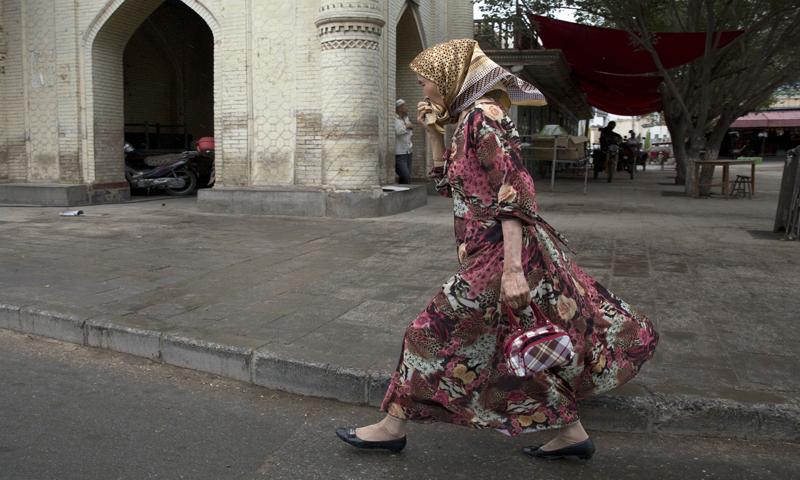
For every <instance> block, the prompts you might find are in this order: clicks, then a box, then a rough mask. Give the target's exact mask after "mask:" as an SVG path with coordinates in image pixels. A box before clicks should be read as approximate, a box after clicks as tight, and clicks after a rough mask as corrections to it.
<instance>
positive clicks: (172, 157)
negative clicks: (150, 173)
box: [144, 153, 184, 167]
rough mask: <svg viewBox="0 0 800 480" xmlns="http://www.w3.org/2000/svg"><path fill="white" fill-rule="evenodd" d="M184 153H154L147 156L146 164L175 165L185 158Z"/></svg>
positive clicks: (151, 165)
mask: <svg viewBox="0 0 800 480" xmlns="http://www.w3.org/2000/svg"><path fill="white" fill-rule="evenodd" d="M183 157H184V155H183V154H182V153H171V154H168V155H153V156H152V157H145V159H144V164H145V165H147V166H148V167H167V166H169V165H174V164H176V163H178V162H180V161H181V160H182V159H183Z"/></svg>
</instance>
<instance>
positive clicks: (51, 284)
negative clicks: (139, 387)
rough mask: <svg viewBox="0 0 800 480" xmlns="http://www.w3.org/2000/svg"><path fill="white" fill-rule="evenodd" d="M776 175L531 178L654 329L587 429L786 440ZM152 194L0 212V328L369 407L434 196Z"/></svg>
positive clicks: (792, 424) (415, 278)
mask: <svg viewBox="0 0 800 480" xmlns="http://www.w3.org/2000/svg"><path fill="white" fill-rule="evenodd" d="M731 170H732V172H731V173H732V174H736V173H742V174H747V173H743V172H744V170H743V171H742V172H737V170H736V168H735V167H734V168H732V169H731ZM748 172H749V170H748ZM780 175H781V164H779V163H766V164H764V165H762V166H759V168H758V170H757V174H756V196H755V197H754V198H753V199H752V200H747V199H731V200H727V201H726V200H725V199H724V198H719V196H715V197H712V198H710V199H701V200H695V199H692V198H687V197H684V196H682V193H681V192H682V190H683V188H682V187H677V186H675V185H673V177H674V171H669V170H667V171H658V170H656V171H653V169H651V170H648V171H647V172H639V174H638V175H637V177H636V179H635V180H630V179H628V178H626V177H619V178H615V180H614V182H613V183H611V184H607V183H606V182H605V180H603V179H600V180H597V181H593V180H590V184H589V190H588V194H587V195H585V196H584V195H582V194H581V191H582V182H581V181H579V180H571V179H568V178H564V179H557V180H556V192H555V193H554V194H553V195H550V194H549V193H548V192H547V190H548V188H547V181H546V180H541V181H539V180H538V179H537V185H539V194H538V202H539V208H540V213H541V214H542V216H543V217H544V218H545V219H546V220H547V221H548V222H549V223H551V224H552V225H553V226H554V227H555V228H556V229H558V230H559V231H561V233H562V234H564V236H565V237H566V238H567V239H569V240H570V245H571V246H572V248H573V249H574V250H575V251H576V252H577V253H578V256H577V257H576V262H577V264H578V265H579V266H581V267H582V268H584V269H585V270H586V271H587V272H588V273H590V274H591V275H593V276H594V277H595V278H597V279H598V280H599V281H600V282H601V283H603V284H604V285H606V286H607V287H608V288H609V289H610V290H611V291H613V292H614V293H616V294H617V295H619V296H620V297H621V298H623V299H624V300H626V301H628V302H629V303H631V304H632V305H634V306H636V307H637V308H638V309H640V310H641V311H642V312H643V313H645V314H647V315H648V316H650V317H651V318H652V319H653V321H654V323H655V325H656V327H657V328H658V330H659V332H660V333H661V335H662V340H661V344H660V346H659V350H658V351H657V354H656V356H655V358H654V359H652V360H651V361H650V362H649V363H648V364H647V365H646V366H645V368H644V369H643V371H642V372H641V373H640V375H639V376H637V378H636V379H634V380H633V381H632V382H631V383H629V384H628V385H626V386H624V387H622V388H621V389H618V390H617V391H614V392H610V393H609V394H606V395H602V396H599V397H596V398H594V399H592V400H589V401H587V402H585V404H584V405H583V408H582V412H583V413H582V415H583V417H584V419H585V422H586V423H587V425H589V426H590V427H591V428H596V429H602V430H611V431H634V432H642V431H656V432H663V433H674V434H700V435H710V436H738V437H745V436H746V437H757V436H770V437H773V438H781V439H786V440H791V441H797V440H798V439H800V404H799V403H798V399H799V398H800V362H799V359H800V347H798V344H797V342H796V340H795V339H797V338H798V337H800V335H798V334H800V322H799V319H800V318H799V317H800V316H798V314H797V312H798V311H800V297H798V295H797V292H798V291H800V275H798V272H800V268H798V263H799V261H800V244H798V243H797V242H780V241H779V239H780V237H781V235H779V234H773V233H771V227H772V223H773V220H774V215H775V208H776V205H777V196H778V186H779V183H780ZM140 199H143V198H140ZM150 200H151V201H144V202H141V203H131V204H125V205H101V206H90V207H85V208H82V210H84V212H85V213H86V214H87V215H91V216H83V217H59V216H58V213H59V212H60V211H61V210H63V209H57V208H31V207H0V303H2V304H3V306H0V328H10V329H13V330H19V331H27V332H32V333H36V334H39V335H45V336H52V337H55V338H60V339H62V340H67V341H71V342H74V343H79V344H84V345H89V346H96V347H103V348H110V349H112V350H117V351H122V352H125V353H132V354H134V355H139V356H143V357H147V358H151V359H155V360H159V361H163V362H165V363H169V364H173V365H178V366H184V367H189V368H194V369H198V370H203V371H207V372H211V373H215V374H219V375H224V376H226V377H230V378H234V379H238V380H244V381H249V382H254V383H256V384H258V385H262V386H267V387H270V388H278V389H284V390H288V391H291V392H295V393H301V394H307V395H315V396H322V397H328V398H336V399H339V400H342V401H345V402H351V403H369V404H372V405H377V404H379V403H380V401H381V400H382V398H383V393H384V392H385V389H386V385H387V381H388V378H389V376H390V374H391V372H392V371H393V370H394V367H395V365H396V361H397V356H398V354H399V348H400V341H401V339H402V335H403V332H404V330H405V328H406V326H407V325H408V324H409V323H410V322H411V321H413V319H414V318H415V317H416V315H417V314H418V313H419V312H421V311H422V310H423V309H424V307H425V306H426V305H427V303H428V302H429V301H430V299H431V298H432V297H433V295H434V294H435V293H436V292H437V291H438V290H439V288H440V286H441V284H442V282H443V281H444V280H445V279H446V278H448V277H449V276H450V275H452V274H453V273H454V272H455V271H456V269H457V261H456V256H455V248H454V240H453V233H452V213H451V204H450V203H449V199H445V198H440V197H429V199H428V200H429V202H428V205H427V206H426V207H423V208H420V209H417V210H414V211H411V212H407V213H403V214H399V215H395V216H391V217H383V218H378V219H363V220H343V219H329V218H295V217H280V216H255V215H240V214H214V213H201V212H198V210H197V207H196V203H195V199H193V198H188V199H173V198H168V197H158V198H152V199H150Z"/></svg>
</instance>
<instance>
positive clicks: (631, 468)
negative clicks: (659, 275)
mask: <svg viewBox="0 0 800 480" xmlns="http://www.w3.org/2000/svg"><path fill="white" fill-rule="evenodd" d="M380 418H381V415H380V413H378V412H377V411H376V410H375V409H374V408H362V407H354V406H351V405H346V404H342V403H338V402H335V401H329V400H320V399H315V398H307V397H300V396H295V395H289V394H285V393H282V392H276V391H271V390H267V389H263V388H258V387H254V386H252V385H249V384H245V383H240V382H236V381H231V380H227V379H223V378H217V377H215V376H214V375H209V374H204V373H199V372H195V371H192V370H185V369H180V368H175V367H171V366H168V365H161V364H159V363H155V362H151V361H148V360H143V359H140V358H137V357H131V356H127V355H122V354H116V353H113V352H110V351H105V350H97V349H91V348H85V347H78V346H76V345H73V344H68V343H63V342H58V341H54V340H49V339H44V338H41V337H35V336H30V335H25V334H18V333H13V332H10V331H7V330H0V479H37V480H38V479H126V480H127V479H149V478H167V479H179V478H186V479H190V478H200V479H229V478H254V479H278V478H292V479H306V478H308V479H316V478H325V479H353V478H364V479H383V478H398V479H399V478H414V479H428V478H476V479H490V478H515V479H516V478H530V479H571V480H574V479H628V478H630V479H650V478H658V479H680V480H690V479H725V480H729V479H745V478H746V479H751V478H765V479H766V478H769V479H791V478H800V473H798V472H797V470H798V467H800V459H798V453H800V446H799V445H797V444H788V443H778V442H775V443H769V442H757V443H753V442H749V441H746V440H738V439H730V440H729V439H709V438H697V437H670V436H664V435H634V434H622V433H605V432H590V434H591V435H592V437H593V439H594V441H595V444H596V445H597V448H598V452H597V454H596V455H595V457H594V459H592V460H591V461H589V462H581V461H579V460H560V461H554V462H541V461H536V460H533V459H529V458H527V457H525V456H523V455H522V454H521V453H520V452H519V451H520V448H521V447H522V446H524V445H528V444H531V443H541V442H543V441H546V440H547V439H549V437H550V436H551V435H552V434H550V433H543V434H536V435H527V436H523V437H517V438H508V437H504V436H502V435H500V434H498V433H495V432H488V431H474V430H469V429H466V428H463V427H455V426H452V425H441V424H436V425H412V426H411V427H410V429H409V446H408V447H406V449H405V450H404V451H403V452H402V453H400V454H397V455H391V454H388V453H383V452H374V451H360V450H355V449H352V448H351V447H348V446H347V445H345V444H344V443H342V442H341V441H339V440H338V439H337V438H336V437H335V436H334V433H333V431H334V429H335V427H337V426H347V425H353V424H363V423H365V422H367V421H374V420H378V419H380ZM587 427H589V428H590V427H591V425H587Z"/></svg>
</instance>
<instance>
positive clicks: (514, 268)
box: [500, 218, 531, 310]
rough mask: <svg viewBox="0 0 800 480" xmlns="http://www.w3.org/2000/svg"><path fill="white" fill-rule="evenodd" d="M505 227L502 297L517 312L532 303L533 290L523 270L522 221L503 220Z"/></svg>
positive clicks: (515, 219) (501, 283)
mask: <svg viewBox="0 0 800 480" xmlns="http://www.w3.org/2000/svg"><path fill="white" fill-rule="evenodd" d="M500 222H501V224H502V226H503V278H502V279H501V281H500V296H501V298H502V300H503V301H504V302H506V303H507V304H508V306H510V307H511V308H512V309H514V310H516V309H519V308H522V307H525V306H527V305H529V304H530V303H531V289H530V287H528V280H527V279H526V278H525V272H524V271H523V269H522V221H521V220H519V219H517V218H513V219H512V218H507V219H502V220H501V221H500Z"/></svg>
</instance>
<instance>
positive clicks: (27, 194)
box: [0, 183, 89, 207]
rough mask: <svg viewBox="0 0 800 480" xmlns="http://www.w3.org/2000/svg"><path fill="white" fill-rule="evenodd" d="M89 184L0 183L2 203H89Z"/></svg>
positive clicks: (72, 204) (63, 205) (56, 204)
mask: <svg viewBox="0 0 800 480" xmlns="http://www.w3.org/2000/svg"><path fill="white" fill-rule="evenodd" d="M88 192H89V189H88V185H62V184H50V183H4V184H0V203H10V204H14V205H45V206H53V207H72V206H75V205H86V204H88V203H89V193H88Z"/></svg>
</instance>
